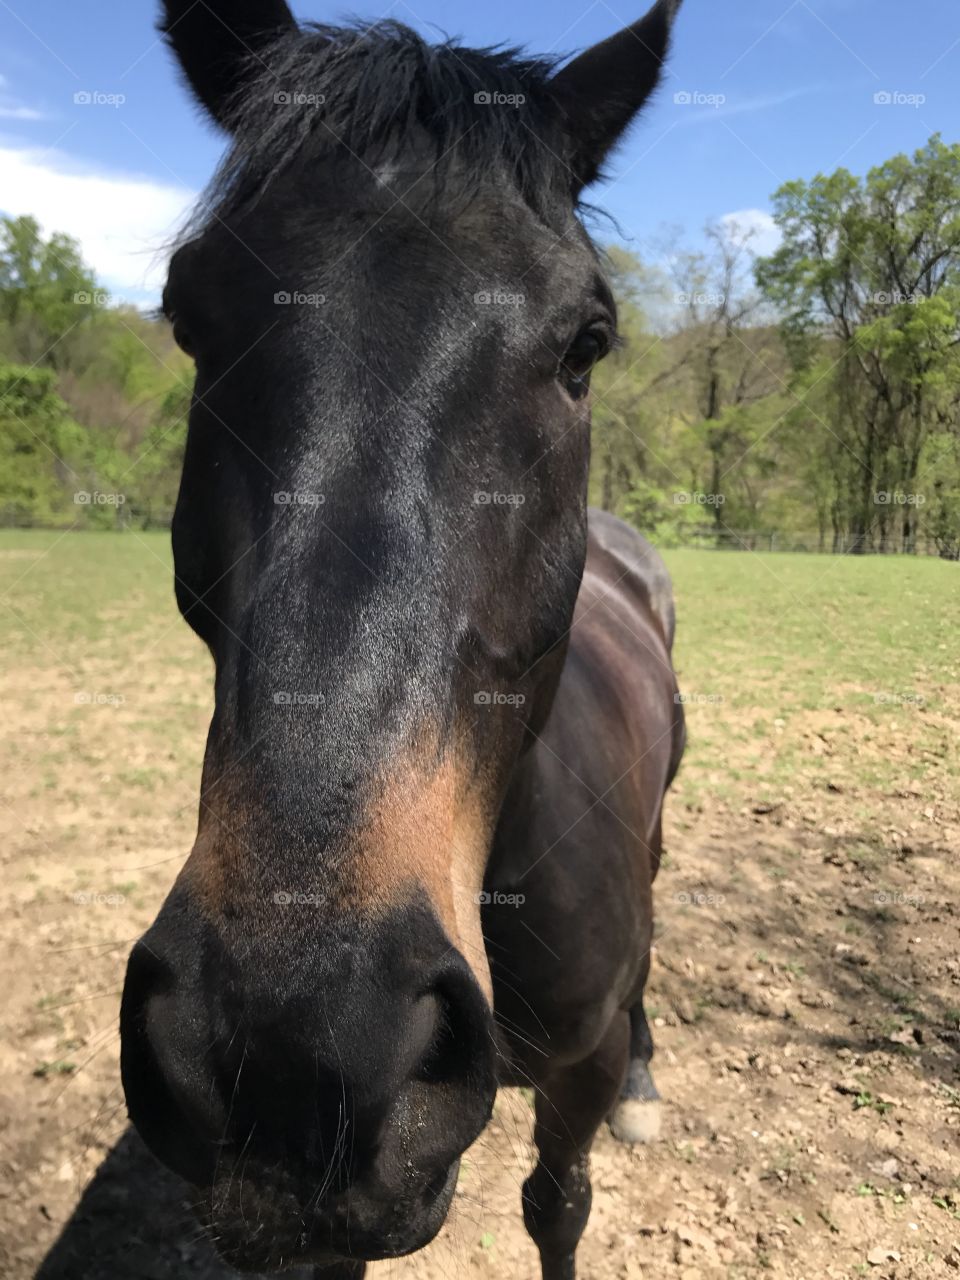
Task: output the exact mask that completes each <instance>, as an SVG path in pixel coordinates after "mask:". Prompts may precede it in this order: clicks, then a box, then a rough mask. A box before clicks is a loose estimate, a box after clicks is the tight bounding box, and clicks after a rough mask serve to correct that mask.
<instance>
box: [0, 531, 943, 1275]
mask: <svg viewBox="0 0 960 1280" xmlns="http://www.w3.org/2000/svg"><path fill="white" fill-rule="evenodd" d="M31 554H33V553H31V552H27V553H25V558H24V561H23V564H22V565H21V564H20V563H19V562H17V563H14V562H12V561H11V562H8V563H7V564H6V569H7V570H8V571H9V573H10V574H11V575H12V576H13V577H14V578H16V577H17V575H18V574H20V573H21V571H23V570H26V569H27V568H29V565H30V555H31ZM7 555H8V556H9V555H10V552H9V551H8V552H7ZM145 559H146V557H145ZM151 569H152V572H153V573H154V574H156V573H157V572H162V571H161V570H158V566H157V565H153V566H150V565H149V564H144V565H143V566H142V567H141V568H138V569H137V570H136V573H135V574H134V576H133V578H132V579H131V584H130V586H129V589H127V588H125V589H124V593H123V595H122V598H120V599H117V600H115V601H114V602H113V604H112V606H111V605H110V604H109V602H102V601H101V602H98V604H97V609H98V611H99V612H98V617H100V618H101V620H102V618H103V617H104V616H106V617H107V623H108V624H109V625H107V627H106V629H105V631H104V632H103V633H102V634H101V633H100V632H97V631H94V633H93V634H92V635H91V636H87V635H86V634H84V635H79V634H74V635H73V640H72V641H71V638H70V634H71V633H70V631H69V628H68V627H66V624H65V629H64V631H63V634H60V635H51V636H50V637H49V638H48V637H47V636H46V635H44V636H40V634H39V633H38V632H37V628H36V627H35V626H34V623H33V620H32V618H33V615H32V614H31V607H32V605H37V601H33V602H32V603H31V601H30V599H28V598H24V600H23V602H22V607H20V608H19V610H18V613H17V620H16V622H15V623H14V624H12V625H13V626H14V631H13V632H12V641H11V645H10V648H9V649H8V655H9V658H10V661H9V663H8V664H7V665H6V666H5V669H4V671H3V674H2V678H0V681H2V682H0V697H2V705H3V707H4V731H5V732H4V741H5V746H4V753H3V756H2V758H0V766H2V771H3V778H2V787H0V793H2V797H3V803H2V804H0V858H2V863H3V869H4V879H3V883H4V887H5V891H6V910H5V911H4V913H3V916H2V920H3V929H2V938H0V960H2V965H0V969H2V974H3V978H2V982H3V1000H2V1014H0V1017H2V1026H0V1033H2V1038H0V1276H2V1277H4V1280H28V1278H30V1277H34V1276H40V1277H42V1278H43V1280H54V1278H56V1280H108V1278H109V1280H174V1277H205V1278H206V1280H212V1278H213V1277H218V1280H219V1278H221V1277H226V1276H228V1275H232V1274H233V1273H231V1272H227V1271H225V1270H224V1269H223V1268H222V1267H220V1266H219V1265H218V1264H217V1263H216V1262H215V1260H214V1259H213V1257H212V1254H211V1252H210V1250H209V1247H208V1246H207V1245H206V1243H205V1242H204V1241H203V1240H201V1239H200V1238H198V1233H197V1230H196V1228H195V1226H194V1225H193V1224H192V1223H191V1222H190V1220H189V1218H188V1216H187V1214H186V1213H185V1211H184V1209H183V1205H182V1199H181V1194H180V1188H179V1187H178V1185H177V1184H176V1182H175V1181H174V1180H173V1179H172V1178H171V1177H169V1176H168V1175H166V1174H164V1173H162V1172H161V1171H160V1170H159V1169H158V1168H157V1166H156V1165H155V1164H154V1162H153V1161H152V1160H151V1158H150V1157H149V1156H148V1155H147V1154H146V1153H145V1152H144V1151H143V1149H142V1148H141V1147H140V1145H139V1143H138V1142H137V1140H136V1139H135V1138H134V1137H132V1136H131V1135H129V1134H126V1124H125V1114H124V1107H123V1100H122V1093H121V1090H120V1085H119V1075H118V1037H117V1032H116V1023H117V1006H118V996H119V990H120V985H121V981H122V973H123V966H124V963H125V959H126V953H127V950H128V948H129V945H130V943H131V942H132V940H133V939H134V938H135V937H136V936H137V935H138V934H139V933H140V932H141V931H142V930H143V929H144V928H145V927H146V926H147V925H148V924H149V923H150V921H151V919H152V918H153V915H154V914H155V912H156V909H157V906H158V905H159V902H160V901H161V900H162V897H163V895H164V893H165V891H166V888H167V886H168V885H169V883H170V882H171V880H172V878H173V876H174V874H175V872H176V870H177V868H178V866H179V862H180V860H181V859H182V857H183V856H184V854H185V852H186V850H187V848H188V847H189V843H190V839H191V837H192V829H193V822H194V804H195V795H196V779H197V770H198V767H199V759H200V752H201V751H202V743H203V733H204V728H205V721H206V717H207V714H208V698H209V687H208V686H209V671H208V669H207V667H206V664H205V660H203V659H202V657H201V656H199V655H198V654H197V652H196V648H195V646H194V644H193V643H192V642H191V641H190V639H189V637H188V636H186V635H185V634H184V633H185V628H183V629H181V628H179V627H177V628H176V629H174V621H173V618H172V615H170V616H169V617H168V616H167V615H166V614H164V616H163V617H162V618H160V617H159V616H158V612H157V611H158V610H159V608H160V605H159V604H157V598H155V597H154V596H153V595H152V594H151V593H152V592H153V587H152V586H147V585H145V584H146V583H147V582H148V579H149V574H150V572H151ZM131 572H133V571H132V570H131ZM28 581H33V582H34V583H36V582H37V581H38V580H37V579H33V580H30V579H28ZM31 590H33V591H36V592H37V593H41V594H42V590H43V588H42V585H34V586H32V587H31ZM37 607H39V605H37ZM111 607H112V608H113V610H114V616H113V617H112V618H111V617H110V616H109V611H110V608H111ZM163 608H164V609H166V608H168V605H167V604H166V603H164V605H163ZM168 628H169V630H168ZM118 636H119V637H121V639H122V643H121V642H119V641H118ZM956 691H957V685H956V684H955V683H952V684H951V685H950V689H949V690H947V692H948V693H950V695H951V696H952V697H955V695H956ZM941 692H943V691H942V690H941ZM837 697H838V699H839V701H840V706H839V709H840V710H843V708H844V707H847V712H848V713H847V714H846V715H845V718H844V733H845V739H844V742H845V746H844V750H843V752H841V753H836V754H834V753H835V750H836V748H835V741H836V739H835V736H834V734H833V731H832V728H831V720H830V717H831V716H833V717H834V719H836V716H837V709H829V710H803V709H802V708H798V709H797V710H796V713H795V714H793V715H791V716H790V717H788V718H787V720H786V721H785V722H776V723H777V724H778V726H779V727H778V728H775V729H773V730H771V734H772V735H773V737H775V736H776V734H777V733H778V732H781V731H782V734H783V736H784V737H785V738H788V739H789V740H790V744H789V745H790V749H791V750H793V751H795V752H796V753H797V758H798V760H800V761H801V762H802V761H803V760H804V759H805V758H806V755H807V754H808V755H809V757H810V761H811V768H812V766H813V764H816V765H817V768H816V770H814V771H813V772H812V773H811V775H810V779H809V780H805V779H804V778H803V777H802V775H800V774H798V780H797V782H796V783H795V784H790V783H787V784H783V785H780V783H779V782H778V784H777V787H776V788H775V789H772V784H771V780H770V777H769V776H767V774H766V773H765V772H764V761H765V757H766V755H767V754H768V753H769V752H775V751H776V749H777V746H776V743H775V742H774V741H773V740H772V739H771V740H770V741H767V740H765V739H762V738H757V737H754V738H753V739H751V735H750V734H749V733H742V734H738V733H733V734H729V733H728V734H727V735H726V738H725V741H726V742H727V754H726V755H725V756H724V758H722V759H715V758H713V756H712V754H711V753H708V752H705V751H702V750H701V751H699V752H698V751H697V750H696V749H695V750H694V751H693V752H692V754H691V759H690V761H689V763H688V765H687V768H686V773H685V777H684V785H683V786H682V787H681V788H678V791H677V794H676V795H675V797H674V799H673V801H672V803H671V805H670V809H669V822H668V848H669V855H668V857H667V859H666V863H665V866H664V869H663V871H662V874H661V878H660V880H659V881H658V886H657V909H658V940H657V944H656V954H655V959H654V966H653V973H652V978H651V984H650V988H649V1009H650V1012H651V1014H652V1015H653V1019H654V1034H655V1038H656V1042H657V1050H658V1052H657V1058H656V1060H655V1075H656V1078H657V1082H658V1085H659V1087H660V1089H661V1092H662V1093H663V1095H664V1098H665V1112H664V1133H663V1137H662V1139H661V1140H660V1142H659V1143H658V1144H656V1145H655V1146H652V1147H650V1148H643V1149H627V1148H624V1147H622V1146H619V1145H618V1144H617V1143H615V1142H614V1141H613V1139H612V1138H611V1137H610V1135H609V1134H608V1133H607V1132H606V1131H604V1133H603V1134H602V1136H601V1137H600V1139H599V1141H598V1143H597V1146H596V1148H595V1153H594V1157H593V1177H594V1188H595V1198H594V1209H593V1215H592V1218H591V1221H590V1225H589V1228H588V1230H587V1234H586V1236H585V1238H584V1241H583V1244H582V1246H581V1250H580V1255H579V1258H580V1269H581V1275H582V1276H583V1277H585V1278H586V1277H590V1278H593V1280H641V1278H646V1280H652V1278H654V1277H657V1278H662V1280H674V1278H678V1280H713V1278H714V1277H718V1278H719V1277H723V1278H724V1280H737V1278H738V1277H743V1278H746V1277H755V1276H758V1277H759V1276H764V1275H772V1276H777V1277H784V1278H785V1280H786V1278H789V1280H820V1278H821V1277H849V1276H855V1275H858V1274H867V1273H870V1274H874V1275H876V1276H878V1277H898V1280H913V1278H915V1280H928V1278H932V1277H949V1276H951V1275H955V1276H957V1277H960V945H958V940H960V907H958V903H960V863H958V857H957V854H958V851H960V811H958V808H957V804H956V798H955V773H956V768H957V754H956V742H957V739H956V729H955V723H953V724H951V722H950V718H949V716H948V715H946V713H944V714H942V715H940V714H938V717H937V721H936V725H935V726H934V728H935V730H936V731H935V732H931V728H930V724H929V723H928V724H927V725H926V726H925V728H924V737H923V743H924V744H926V745H925V746H924V747H923V749H922V750H921V748H920V747H918V746H917V745H916V743H913V744H911V742H910V739H909V737H905V736H904V735H903V734H902V733H900V732H899V731H898V732H896V733H892V732H891V733H888V734H887V733H884V732H882V724H881V729H880V731H878V729H877V726H876V723H875V722H874V721H873V720H868V719H866V718H858V716H857V714H856V713H855V711H853V710H851V709H850V706H848V704H846V703H844V702H843V698H842V696H841V695H839V694H838V695H837ZM111 699H112V700H111ZM851 705H852V704H851ZM956 705H957V703H956V702H955V701H954V703H953V706H954V708H956ZM701 714H702V716H707V715H714V716H716V715H717V714H718V712H717V710H716V708H713V709H712V710H711V708H710V707H705V708H704V709H703V710H702V712H701V711H700V709H699V708H694V709H693V710H692V715H691V721H692V726H693V730H694V733H695V734H696V733H697V731H698V726H699V725H700V723H701V721H700V718H699V717H700V716H701ZM722 714H723V716H724V717H726V718H727V719H728V720H729V721H730V723H731V724H734V723H736V721H737V717H738V715H739V714H740V713H739V712H738V710H737V708H736V707H735V706H733V705H730V706H728V707H727V708H726V709H724V710H723V711H722ZM751 714H752V713H751ZM744 717H745V718H744V724H745V725H746V724H747V722H748V719H749V717H748V716H747V713H744ZM713 723H714V724H715V723H716V721H714V722H713ZM703 724H704V737H709V734H708V732H707V725H706V721H704V722H703ZM158 726H159V728H158ZM851 743H852V744H853V750H852V751H851V750H850V745H851ZM931 744H933V745H931ZM936 744H939V745H936ZM924 750H926V751H929V755H930V758H929V760H927V761H924V759H923V758H922V757H923V751H924ZM898 752H899V753H900V754H899V755H898ZM825 754H826V756H827V758H828V761H827V762H828V764H829V767H828V768H827V769H826V770H821V769H820V765H822V764H823V757H824V755H825ZM831 756H832V757H833V758H832V759H831ZM918 756H919V757H920V758H919V759H918ZM881 761H882V763H883V765H884V768H883V770H882V771H881V772H879V773H876V774H874V773H872V772H871V770H870V768H869V767H868V766H869V765H871V763H874V762H881ZM731 771H734V772H735V773H736V775H737V777H738V778H739V781H738V784H737V786H736V787H734V788H733V789H731V790H728V791H724V789H723V788H721V787H719V786H718V785H714V780H715V778H716V776H717V775H718V774H725V773H729V772H731ZM698 797H699V798H698ZM531 1116H532V1113H531V1110H530V1107H529V1104H528V1102H527V1101H526V1099H525V1098H524V1097H523V1096H522V1095H520V1094H518V1093H509V1094H508V1093H504V1094H502V1095H501V1097H500V1099H499V1101H498V1104H497V1111H496V1115H495V1118H494V1121H493V1123H492V1124H491V1126H490V1128H489V1129H488V1131H487V1132H486V1133H485V1134H484V1135H483V1137H482V1138H481V1140H480V1141H479V1142H478V1143H477V1144H476V1146H475V1147H474V1148H473V1150H471V1151H470V1152H469V1153H468V1156H467V1157H466V1159H465V1162H464V1171H463V1174H462V1177H461V1181H460V1186H459V1188H458V1192H457V1197H456V1201H455V1208H454V1211H453V1213H452V1215H451V1219H450V1221H449V1223H448V1225H447V1227H446V1228H445V1229H444V1231H443V1233H442V1235H441V1237H440V1238H439V1239H438V1240H437V1241H436V1242H435V1243H434V1245H432V1246H431V1247H430V1248H429V1249H428V1250H426V1251H424V1252H423V1253H422V1254H420V1255H418V1256H416V1257H415V1258H412V1259H408V1260H405V1261H403V1262H398V1263H391V1264H382V1265H378V1266H375V1267H373V1268H372V1269H371V1274H372V1275H373V1276H374V1277H376V1276H378V1275H379V1276H382V1277H383V1278H384V1280H386V1277H387V1276H388V1275H391V1276H394V1277H397V1278H398V1280H399V1278H400V1277H403V1278H404V1280H406V1278H407V1277H410V1278H411V1280H413V1278H416V1280H449V1278H450V1277H461V1276H463V1277H468V1278H469V1277H507V1276H509V1277H511V1278H512V1280H527V1278H529V1280H535V1278H536V1277H538V1276H539V1271H538V1268H537V1264H536V1257H535V1252H534V1249H533V1247H532V1245H531V1243H530V1242H529V1240H528V1239H527V1237H526V1235H525V1233H524V1230H523V1226H522V1221H521V1217H520V1211H519V1194H520V1193H519V1187H520V1183H521V1181H522V1179H523V1177H524V1176H525V1174H526V1172H527V1171H528V1169H529V1166H530V1160H531V1147H530V1129H531Z"/></svg>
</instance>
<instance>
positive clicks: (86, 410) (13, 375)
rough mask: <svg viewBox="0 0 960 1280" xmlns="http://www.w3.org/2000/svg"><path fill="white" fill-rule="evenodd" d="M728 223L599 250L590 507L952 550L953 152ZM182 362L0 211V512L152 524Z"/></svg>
mask: <svg viewBox="0 0 960 1280" xmlns="http://www.w3.org/2000/svg"><path fill="white" fill-rule="evenodd" d="M773 217H774V221H775V223H776V227H777V229H778V232H779V247H778V248H777V249H776V251H775V252H774V253H772V254H770V255H767V256H763V255H761V254H758V252H757V251H756V238H755V236H754V235H753V234H751V232H750V230H749V229H746V228H741V227H737V226H736V225H734V224H732V223H731V222H729V221H726V222H723V223H719V224H717V225H714V226H711V227H709V228H708V229H707V234H706V238H705V241H704V243H703V247H701V248H697V249H690V248H688V247H685V246H684V245H683V244H682V242H681V241H680V239H679V237H677V236H672V237H671V236H668V237H665V238H664V240H663V242H662V243H661V244H659V245H657V246H655V247H654V248H653V249H652V251H651V252H650V254H648V256H647V259H646V260H641V259H640V258H639V257H638V256H637V255H635V254H633V253H629V252H627V251H626V250H624V249H623V248H617V247H613V248H611V249H610V250H609V251H608V269H609V273H610V276H611V278H612V281H613V284H614V288H615V292H616V294H617V296H618V300H619V305H620V319H621V332H622V335H623V338H624V342H623V345H622V347H621V348H620V349H619V350H618V351H617V352H616V353H615V354H614V355H613V356H611V357H610V358H609V359H608V360H607V361H606V362H604V364H603V365H601V366H600V368H599V370H598V371H597V373H596V375H595V380H594V423H595V428H594V453H593V466H592V472H591V500H592V501H593V502H594V503H595V504H596V505H599V506H602V507H604V508H606V509H608V510H612V511H615V512H617V513H618V514H621V515H623V516H624V517H625V518H627V519H628V520H630V521H632V522H633V523H634V524H636V525H637V526H638V527H639V528H641V529H643V530H644V531H646V532H647V533H648V534H650V535H651V536H652V537H653V538H654V539H656V540H658V541H660V542H661V543H663V544H668V545H669V544H671V543H673V544H679V543H685V542H691V541H693V542H696V543H698V544H699V545H708V546H722V547H750V548H757V547H780V548H782V549H791V548H792V549H807V550H811V551H814V550H821V551H843V552H851V553H854V554H857V553H866V552H884V551H894V550H896V551H902V552H907V553H915V552H917V551H930V552H933V553H936V554H939V555H941V556H943V557H945V558H951V559H958V558H960V319H958V318H960V253H958V251H960V145H950V144H947V143H945V142H943V140H942V139H941V138H940V137H939V136H935V137H933V138H931V139H930V141H929V142H928V143H927V145H926V146H925V147H923V148H921V149H920V150H919V151H917V152H916V153H915V154H914V155H912V156H906V155H898V156H895V157H894V158H893V159H891V160H889V161H887V162H886V163H885V164H882V165H880V166H878V167H877V168H875V169H872V170H871V171H870V172H869V173H868V174H867V175H866V176H864V177H858V176H856V175H854V174H851V173H850V172H848V171H847V170H845V169H840V170H838V171H837V172H836V173H833V174H829V175H822V174H821V175H817V176H816V177H814V178H813V179H811V180H809V181H803V180H798V181H795V182H790V183H787V184H786V185H784V186H783V187H781V188H780V190H778V191H777V192H776V193H775V195H774V197H773ZM191 382H192V370H191V366H190V363H189V361H188V360H187V359H186V358H185V357H184V356H183V355H182V353H181V352H180V351H179V350H178V349H177V348H176V346H175V344H174V343H173V341H172V338H171V336H170V334H169V331H168V327H167V325H166V323H165V322H163V321H162V320H160V319H157V318H151V317H149V316H145V315H143V314H141V313H139V312H138V311H137V310H136V309H134V308H131V307H124V306H116V305H113V304H112V303H111V300H110V299H109V297H107V296H106V295H105V294H104V293H103V292H102V291H101V290H100V289H99V287H98V284H97V281H96V280H95V279H94V277H93V275H92V273H91V272H90V271H89V269H88V268H87V267H86V266H85V264H84V263H83V261H82V258H81V256H80V253H79V251H78V249H77V246H76V245H75V244H74V243H73V242H72V241H71V240H70V239H69V238H68V237H65V236H62V235H53V236H51V237H50V238H49V239H45V238H44V237H43V235H42V234H41V232H40V229H39V227H38V226H37V224H36V222H35V221H33V220H32V219H30V218H17V219H5V220H0V520H2V521H5V522H7V523H10V522H20V523H40V524H52V525H66V526H69V525H70V524H73V523H83V524H95V525H97V524H99V525H111V524H117V523H119V524H124V523H130V522H131V521H133V522H136V523H138V524H140V525H149V524H150V523H152V522H153V523H162V522H165V521H166V520H167V519H169V515H170V512H171V511H172V508H173V505H174V502H175V499H176V490H177V484H178V478H179V469H180V463H181V458H182V452H183V446H184V441H185V434H186V414H187V410H188V407H189V401H190V387H191Z"/></svg>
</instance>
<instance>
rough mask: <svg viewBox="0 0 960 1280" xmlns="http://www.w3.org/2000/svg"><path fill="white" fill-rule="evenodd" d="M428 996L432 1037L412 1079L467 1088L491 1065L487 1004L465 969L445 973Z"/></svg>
mask: <svg viewBox="0 0 960 1280" xmlns="http://www.w3.org/2000/svg"><path fill="white" fill-rule="evenodd" d="M431 995H432V998H433V1007H434V1027H433V1034H432V1036H431V1037H430V1040H429V1042H428V1044H427V1047H426V1049H425V1051H424V1052H423V1054H422V1057H421V1058H420V1061H419V1063H418V1066H417V1069H416V1071H415V1073H414V1078H415V1079H417V1080H420V1081H422V1082H423V1083H425V1084H432V1085H457V1084H462V1085H467V1084H468V1083H470V1082H472V1081H474V1080H475V1079H476V1076H477V1074H478V1071H480V1072H481V1073H482V1072H483V1064H485V1063H487V1062H488V1061H492V1047H493V1041H492V1037H491V1030H490V1025H489V1024H490V1015H489V1011H488V1009H487V1005H486V1001H485V1000H484V998H483V996H482V994H481V992H480V990H479V988H478V987H477V985H476V982H475V980H474V978H473V976H472V975H471V974H470V973H469V971H468V970H467V969H466V966H465V965H464V966H463V969H462V970H461V969H460V968H459V967H457V968H454V969H453V970H452V971H451V972H447V973H444V974H443V976H442V977H441V978H440V979H439V981H438V982H437V983H436V985H435V986H434V988H433V990H432V992H431Z"/></svg>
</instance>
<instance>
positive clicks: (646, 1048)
mask: <svg viewBox="0 0 960 1280" xmlns="http://www.w3.org/2000/svg"><path fill="white" fill-rule="evenodd" d="M652 1057H653V1036H652V1035H651V1034H650V1024H649V1023H648V1022H647V1015H646V1014H645V1013H644V1010H643V998H642V997H641V998H640V999H639V1000H638V1001H637V1003H636V1004H635V1005H634V1006H633V1008H632V1009H631V1010H630V1066H629V1067H628V1068H627V1078H626V1080H625V1081H624V1085H623V1089H622V1090H621V1093H620V1098H619V1101H618V1102H617V1105H616V1107H615V1108H614V1110H613V1113H612V1115H611V1116H610V1132H611V1133H612V1134H613V1136H614V1137H615V1138H617V1139H618V1140H619V1141H620V1142H630V1143H634V1142H655V1141H656V1139H657V1138H659V1136H660V1094H659V1092H658V1090H657V1086H656V1085H655V1084H654V1083H653V1076H652V1075H651V1074H650V1059H651V1058H652Z"/></svg>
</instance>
